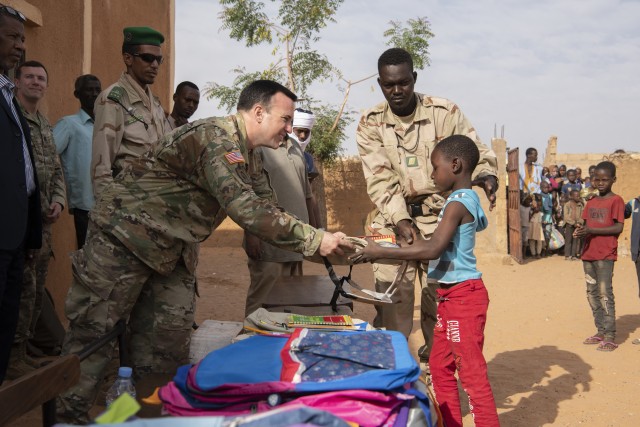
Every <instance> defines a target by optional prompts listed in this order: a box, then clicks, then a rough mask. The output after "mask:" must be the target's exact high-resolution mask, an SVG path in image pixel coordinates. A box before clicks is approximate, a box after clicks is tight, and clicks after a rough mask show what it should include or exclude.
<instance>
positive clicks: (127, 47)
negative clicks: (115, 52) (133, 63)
mask: <svg viewBox="0 0 640 427" xmlns="http://www.w3.org/2000/svg"><path fill="white" fill-rule="evenodd" d="M139 50H140V45H139V44H125V43H123V44H122V54H123V55H124V54H125V53H128V54H129V55H134V54H136V53H138V51H139Z"/></svg>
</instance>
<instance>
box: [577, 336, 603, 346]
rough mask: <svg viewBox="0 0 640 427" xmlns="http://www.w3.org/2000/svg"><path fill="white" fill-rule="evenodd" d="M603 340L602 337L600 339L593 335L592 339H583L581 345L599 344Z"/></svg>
mask: <svg viewBox="0 0 640 427" xmlns="http://www.w3.org/2000/svg"><path fill="white" fill-rule="evenodd" d="M603 340H604V337H601V336H599V335H594V336H592V337H589V338H587V339H585V340H584V341H583V342H582V344H588V345H591V344H600V343H601V342H602V341H603Z"/></svg>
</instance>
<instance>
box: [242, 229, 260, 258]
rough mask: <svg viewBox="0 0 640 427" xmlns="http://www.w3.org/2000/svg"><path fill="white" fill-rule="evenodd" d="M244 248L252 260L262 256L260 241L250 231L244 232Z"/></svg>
mask: <svg viewBox="0 0 640 427" xmlns="http://www.w3.org/2000/svg"><path fill="white" fill-rule="evenodd" d="M244 236H245V249H244V251H245V252H246V253H247V256H248V257H249V258H251V259H254V260H256V261H257V260H260V258H262V241H261V240H260V239H259V238H258V237H256V236H254V235H253V234H251V233H244Z"/></svg>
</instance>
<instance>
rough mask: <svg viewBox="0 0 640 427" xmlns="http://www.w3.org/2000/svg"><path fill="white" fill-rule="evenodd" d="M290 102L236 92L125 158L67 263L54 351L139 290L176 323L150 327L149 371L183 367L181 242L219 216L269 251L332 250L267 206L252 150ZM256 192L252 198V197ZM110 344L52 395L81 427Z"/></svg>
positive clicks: (83, 340)
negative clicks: (160, 348)
mask: <svg viewBox="0 0 640 427" xmlns="http://www.w3.org/2000/svg"><path fill="white" fill-rule="evenodd" d="M295 100H296V96H295V95H294V94H293V93H291V92H290V91H289V90H288V89H286V88H285V87H283V86H281V85H279V84H278V83H275V82H271V81H266V80H260V81H256V82H253V83H252V84H250V85H249V86H248V87H247V88H245V89H244V90H243V91H242V93H241V95H240V99H239V102H238V113H237V114H236V115H234V116H230V117H227V118H209V119H203V120H198V121H196V122H194V123H190V124H188V125H185V126H183V127H181V128H180V129H179V130H177V131H175V132H172V133H170V134H168V135H167V136H166V137H164V138H163V139H161V140H160V141H158V143H157V145H156V146H155V147H154V148H153V150H152V151H150V152H149V153H148V154H147V155H145V156H144V157H143V158H140V159H138V160H135V161H132V162H131V163H130V165H129V166H127V169H126V170H125V171H124V172H123V173H122V174H120V175H119V176H118V177H117V178H116V179H115V180H114V182H113V184H112V185H111V186H109V187H108V188H107V189H106V190H105V192H104V193H103V194H102V195H101V197H100V198H99V199H98V200H97V204H96V207H95V209H94V210H93V211H92V213H91V222H90V224H89V234H88V237H87V242H86V244H85V246H84V248H83V249H82V250H81V251H79V252H77V253H76V255H75V256H74V259H73V271H74V282H73V284H72V286H71V290H70V291H69V295H68V297H67V302H66V311H67V317H68V318H69V321H70V324H69V331H68V333H67V337H66V338H65V344H64V346H63V354H69V353H73V352H75V351H78V350H80V349H81V348H83V346H85V345H86V344H87V343H89V342H91V341H92V340H94V339H95V338H97V337H98V336H100V335H102V334H104V333H105V332H107V331H108V330H109V329H110V328H111V327H113V325H114V324H115V323H116V322H117V321H118V320H120V319H123V318H126V317H127V316H128V315H129V313H131V311H132V310H133V309H134V306H135V304H136V300H137V299H138V295H139V293H140V290H141V289H142V287H143V286H151V287H154V288H155V289H157V294H156V299H155V301H154V304H156V305H162V306H163V307H164V310H166V312H167V313H181V314H182V316H181V317H178V316H167V318H171V319H172V321H177V320H178V319H180V320H182V321H181V323H180V324H176V323H171V324H162V318H157V319H156V322H157V324H156V325H154V327H155V328H156V330H157V332H158V333H157V337H158V340H159V342H162V343H164V344H165V353H164V354H163V356H162V359H163V360H158V361H156V362H157V365H158V366H162V367H163V369H164V372H174V371H175V369H176V368H177V366H179V365H180V364H182V363H185V362H186V361H187V357H188V346H189V339H190V328H191V324H192V321H193V309H192V306H190V305H189V304H190V303H191V301H187V300H184V299H182V298H181V295H184V294H185V293H184V292H181V289H182V287H184V286H186V285H190V284H187V283H185V281H184V280H183V278H184V276H185V274H186V273H185V271H186V268H185V265H184V261H183V259H182V258H183V248H184V246H185V245H189V244H193V243H195V242H201V241H203V240H205V239H206V238H207V237H208V236H209V234H210V233H211V232H212V230H214V229H215V228H216V227H217V226H218V225H219V224H220V223H221V222H222V221H223V219H224V218H225V217H226V216H227V215H229V216H230V217H231V218H232V219H233V220H234V221H235V222H236V223H237V224H239V225H240V226H242V227H243V228H245V229H246V230H248V231H249V232H251V233H253V234H255V235H257V236H259V237H260V238H262V239H264V240H265V241H267V242H268V243H271V244H273V245H275V246H277V247H280V248H283V249H288V250H291V251H295V252H300V253H303V254H305V255H311V254H314V253H315V252H319V253H320V254H330V253H334V252H335V253H342V250H341V249H340V242H341V236H339V235H334V234H331V233H326V232H323V231H320V230H316V229H315V228H313V227H311V226H310V225H308V224H304V223H302V222H300V221H298V220H297V219H295V218H294V217H292V216H290V215H289V214H287V213H286V212H282V211H280V210H279V209H278V208H277V207H276V206H275V205H274V204H272V203H271V202H270V199H272V198H273V192H272V190H271V188H270V186H269V183H268V179H267V177H266V175H265V174H264V172H263V171H262V165H261V163H260V160H259V158H258V157H257V156H256V155H255V154H254V151H253V149H254V148H256V147H259V146H265V147H271V148H274V149H275V148H277V147H278V146H279V144H280V142H281V141H282V140H283V139H284V138H285V137H286V135H287V132H291V120H292V117H293V106H294V101H295ZM261 196H262V197H261ZM112 351H113V345H111V346H107V348H104V349H102V350H99V351H98V352H97V353H95V354H94V355H92V356H91V357H89V358H88V359H86V360H85V361H83V362H82V363H81V370H82V373H81V377H80V382H79V383H78V384H77V385H76V386H75V387H73V388H72V389H71V390H69V391H68V392H67V393H65V394H64V395H63V396H62V398H61V399H60V402H59V403H60V406H59V414H60V415H61V416H62V418H63V419H64V420H72V419H73V420H75V421H79V420H80V421H82V420H85V419H86V412H87V410H88V409H89V408H90V407H91V404H92V403H93V400H94V398H95V395H96V390H97V389H98V385H99V383H100V381H101V379H102V378H103V375H104V370H105V368H106V366H107V363H108V362H109V359H110V356H111V353H112Z"/></svg>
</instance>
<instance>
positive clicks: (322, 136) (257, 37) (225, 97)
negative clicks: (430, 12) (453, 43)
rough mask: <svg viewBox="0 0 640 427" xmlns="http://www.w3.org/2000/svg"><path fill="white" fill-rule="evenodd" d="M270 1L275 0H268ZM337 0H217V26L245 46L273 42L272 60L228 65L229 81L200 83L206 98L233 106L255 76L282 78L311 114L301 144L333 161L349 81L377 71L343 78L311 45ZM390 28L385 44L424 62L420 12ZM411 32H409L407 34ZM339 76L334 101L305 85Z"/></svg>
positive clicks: (424, 24)
mask: <svg viewBox="0 0 640 427" xmlns="http://www.w3.org/2000/svg"><path fill="white" fill-rule="evenodd" d="M272 3H277V2H276V1H275V0H272ZM342 3H343V0H280V1H279V6H278V7H277V10H275V8H270V11H271V12H272V16H269V15H268V14H267V12H266V11H265V10H266V7H265V2H264V1H256V0H220V4H221V5H223V6H224V8H223V11H222V12H221V13H220V15H219V18H220V20H221V21H222V29H224V30H228V31H229V36H230V37H231V38H232V39H235V40H238V41H244V43H245V45H246V46H247V47H251V46H257V45H261V44H267V45H270V46H273V50H272V56H273V61H272V62H271V63H270V64H268V66H267V67H266V68H265V69H264V70H262V71H252V72H249V71H247V70H246V69H245V68H244V67H241V66H239V67H237V68H236V69H234V70H233V72H234V74H235V77H234V80H233V82H232V83H231V84H230V85H229V86H226V85H223V84H221V83H218V82H211V83H209V85H208V86H207V88H206V89H205V93H206V95H207V98H208V99H212V98H215V99H217V100H218V102H219V107H220V108H225V109H226V110H227V111H229V112H230V111H233V109H234V108H235V106H236V103H237V99H238V96H239V95H240V91H241V90H242V88H244V87H245V86H246V85H247V84H248V83H249V82H251V81H253V80H255V79H271V80H275V81H278V82H280V83H283V84H285V85H286V86H287V87H288V88H289V89H291V90H292V91H294V92H295V93H296V94H297V95H298V97H299V98H300V102H301V103H302V104H304V105H305V106H306V107H308V108H310V109H312V110H313V111H314V113H315V114H316V117H317V124H316V126H315V127H314V130H313V139H312V140H311V144H309V147H308V148H307V150H308V151H309V152H311V153H312V154H313V155H314V156H315V157H316V158H317V159H319V160H320V161H321V162H331V161H333V160H334V159H335V158H336V157H337V156H338V155H339V154H340V152H341V146H342V143H343V142H344V141H345V140H346V137H347V136H346V133H345V129H346V127H347V125H348V124H349V123H350V122H351V121H353V117H352V113H351V112H349V111H347V110H346V106H347V101H348V97H349V93H350V90H351V87H352V86H353V85H355V84H358V83H360V82H363V81H365V80H368V79H370V78H372V77H374V76H376V75H377V74H372V75H369V76H367V77H365V78H361V79H357V80H349V79H347V78H345V77H344V76H343V74H342V73H341V72H340V70H338V69H337V68H336V67H334V66H333V65H332V64H331V62H330V61H329V59H328V58H327V56H326V55H324V54H322V53H320V52H318V51H317V50H316V49H315V48H314V43H315V42H317V41H318V40H319V39H320V35H319V34H320V32H321V31H322V29H324V28H325V27H326V26H327V25H328V24H329V23H331V22H335V19H334V16H335V15H336V13H337V11H338V8H339V7H340V5H341V4H342ZM390 24H391V28H390V29H389V30H387V31H386V32H385V33H384V34H385V36H386V37H388V38H389V39H390V40H389V42H388V43H387V44H393V45H395V46H397V47H403V48H405V49H407V50H408V51H409V52H411V53H412V54H413V55H414V60H415V66H416V68H423V67H424V66H425V65H428V64H429V59H428V55H429V52H428V47H429V39H430V38H431V37H433V34H432V33H431V31H430V24H429V22H428V21H427V20H426V18H417V19H410V20H409V21H408V28H405V27H404V26H403V25H401V24H400V23H398V22H396V21H391V22H390ZM412 32H413V33H415V35H413V36H412ZM335 79H338V80H340V81H341V82H342V83H343V84H344V85H345V86H344V88H343V95H344V97H343V101H342V103H341V105H340V106H339V107H335V106H332V105H329V104H326V103H323V102H321V101H319V100H317V99H315V98H314V97H313V96H312V94H311V93H309V88H310V86H311V85H312V84H313V83H317V82H324V81H330V80H335Z"/></svg>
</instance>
